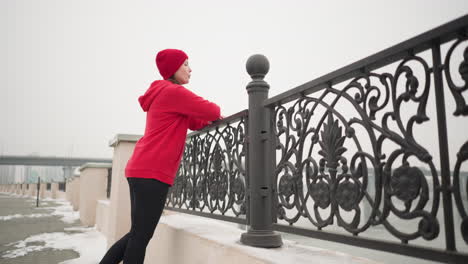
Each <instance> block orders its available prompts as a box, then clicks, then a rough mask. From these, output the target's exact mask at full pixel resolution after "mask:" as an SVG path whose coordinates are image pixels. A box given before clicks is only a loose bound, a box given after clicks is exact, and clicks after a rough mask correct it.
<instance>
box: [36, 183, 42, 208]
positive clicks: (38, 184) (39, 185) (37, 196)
mask: <svg viewBox="0 0 468 264" xmlns="http://www.w3.org/2000/svg"><path fill="white" fill-rule="evenodd" d="M40 191H41V177H39V178H38V179H37V195H36V207H39V192H40Z"/></svg>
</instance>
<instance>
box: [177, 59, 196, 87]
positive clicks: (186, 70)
mask: <svg viewBox="0 0 468 264" xmlns="http://www.w3.org/2000/svg"><path fill="white" fill-rule="evenodd" d="M191 72H192V69H190V66H189V65H188V60H185V61H184V63H182V65H181V66H180V68H179V69H178V70H177V71H176V73H174V79H176V81H177V82H178V83H180V84H187V83H188V82H189V80H190V73H191Z"/></svg>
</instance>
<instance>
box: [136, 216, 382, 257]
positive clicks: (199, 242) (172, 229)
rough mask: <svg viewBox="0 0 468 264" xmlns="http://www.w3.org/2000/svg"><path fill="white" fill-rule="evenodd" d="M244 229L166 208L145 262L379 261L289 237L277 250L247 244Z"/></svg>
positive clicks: (149, 246)
mask: <svg viewBox="0 0 468 264" xmlns="http://www.w3.org/2000/svg"><path fill="white" fill-rule="evenodd" d="M243 232H244V231H243V230H241V229H239V228H238V227H237V225H236V224H230V223H226V222H222V221H217V220H213V219H209V218H204V217H198V216H193V215H187V214H180V213H173V212H167V211H165V214H164V215H163V216H162V217H161V220H160V222H159V225H158V227H157V228H156V232H155V235H154V237H153V239H152V240H151V241H150V244H149V245H148V248H147V251H146V259H145V263H149V264H152V263H154V264H156V263H171V264H185V263H193V264H197V263H200V264H202V263H203V264H220V263H222V264H224V263H227V264H237V263H255V264H257V263H258V264H271V263H278V264H280V263H281V264H284V263H295V264H302V263H304V264H306V263H307V264H310V263H324V264H334V263H356V264H357V263H359V264H364V263H366V264H371V263H372V264H375V263H378V262H375V261H372V260H368V259H364V258H360V257H354V256H351V255H348V254H344V253H340V252H336V251H332V250H325V249H321V248H315V247H309V246H304V245H300V244H298V243H297V242H293V241H288V240H284V241H283V242H284V245H283V247H281V248H276V249H263V248H254V247H249V246H245V245H242V244H241V243H240V236H241V233H243Z"/></svg>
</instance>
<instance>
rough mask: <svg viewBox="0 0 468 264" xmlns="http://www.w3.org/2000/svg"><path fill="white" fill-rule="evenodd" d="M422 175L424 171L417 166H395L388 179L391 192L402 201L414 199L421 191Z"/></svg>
mask: <svg viewBox="0 0 468 264" xmlns="http://www.w3.org/2000/svg"><path fill="white" fill-rule="evenodd" d="M423 177H424V173H423V172H422V171H421V170H420V169H419V168H417V167H410V166H409V165H408V164H405V165H403V166H401V167H399V168H397V169H396V170H395V171H394V172H393V175H392V178H391V180H390V188H391V190H392V194H393V195H395V196H396V197H397V198H398V199H400V200H402V201H404V202H410V201H412V200H414V199H416V197H418V195H419V193H420V191H421V180H422V178H423Z"/></svg>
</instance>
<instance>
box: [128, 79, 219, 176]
mask: <svg viewBox="0 0 468 264" xmlns="http://www.w3.org/2000/svg"><path fill="white" fill-rule="evenodd" d="M138 101H139V102H140V105H141V108H143V111H145V112H147V114H146V128H145V133H144V135H143V137H142V138H140V140H138V142H137V143H136V145H135V150H134V151H133V155H132V156H131V157H130V159H129V161H128V163H127V167H126V168H125V175H126V176H127V177H134V178H152V179H157V180H159V181H161V182H164V183H167V184H169V185H172V184H173V183H174V179H175V176H176V173H177V169H178V168H179V164H180V160H181V158H182V154H183V153H184V146H185V139H186V137H187V129H191V130H199V129H202V128H203V127H205V126H206V125H208V124H209V121H213V120H217V119H219V118H220V108H219V106H217V105H216V104H214V103H212V102H210V101H207V100H205V99H203V98H202V97H200V96H197V95H196V94H194V93H193V92H191V91H189V90H187V89H186V88H184V87H183V86H181V85H177V84H173V83H172V82H170V81H166V80H159V81H154V82H153V83H152V84H151V86H150V87H149V89H148V90H147V91H146V93H145V94H144V95H143V96H140V98H139V99H138Z"/></svg>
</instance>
